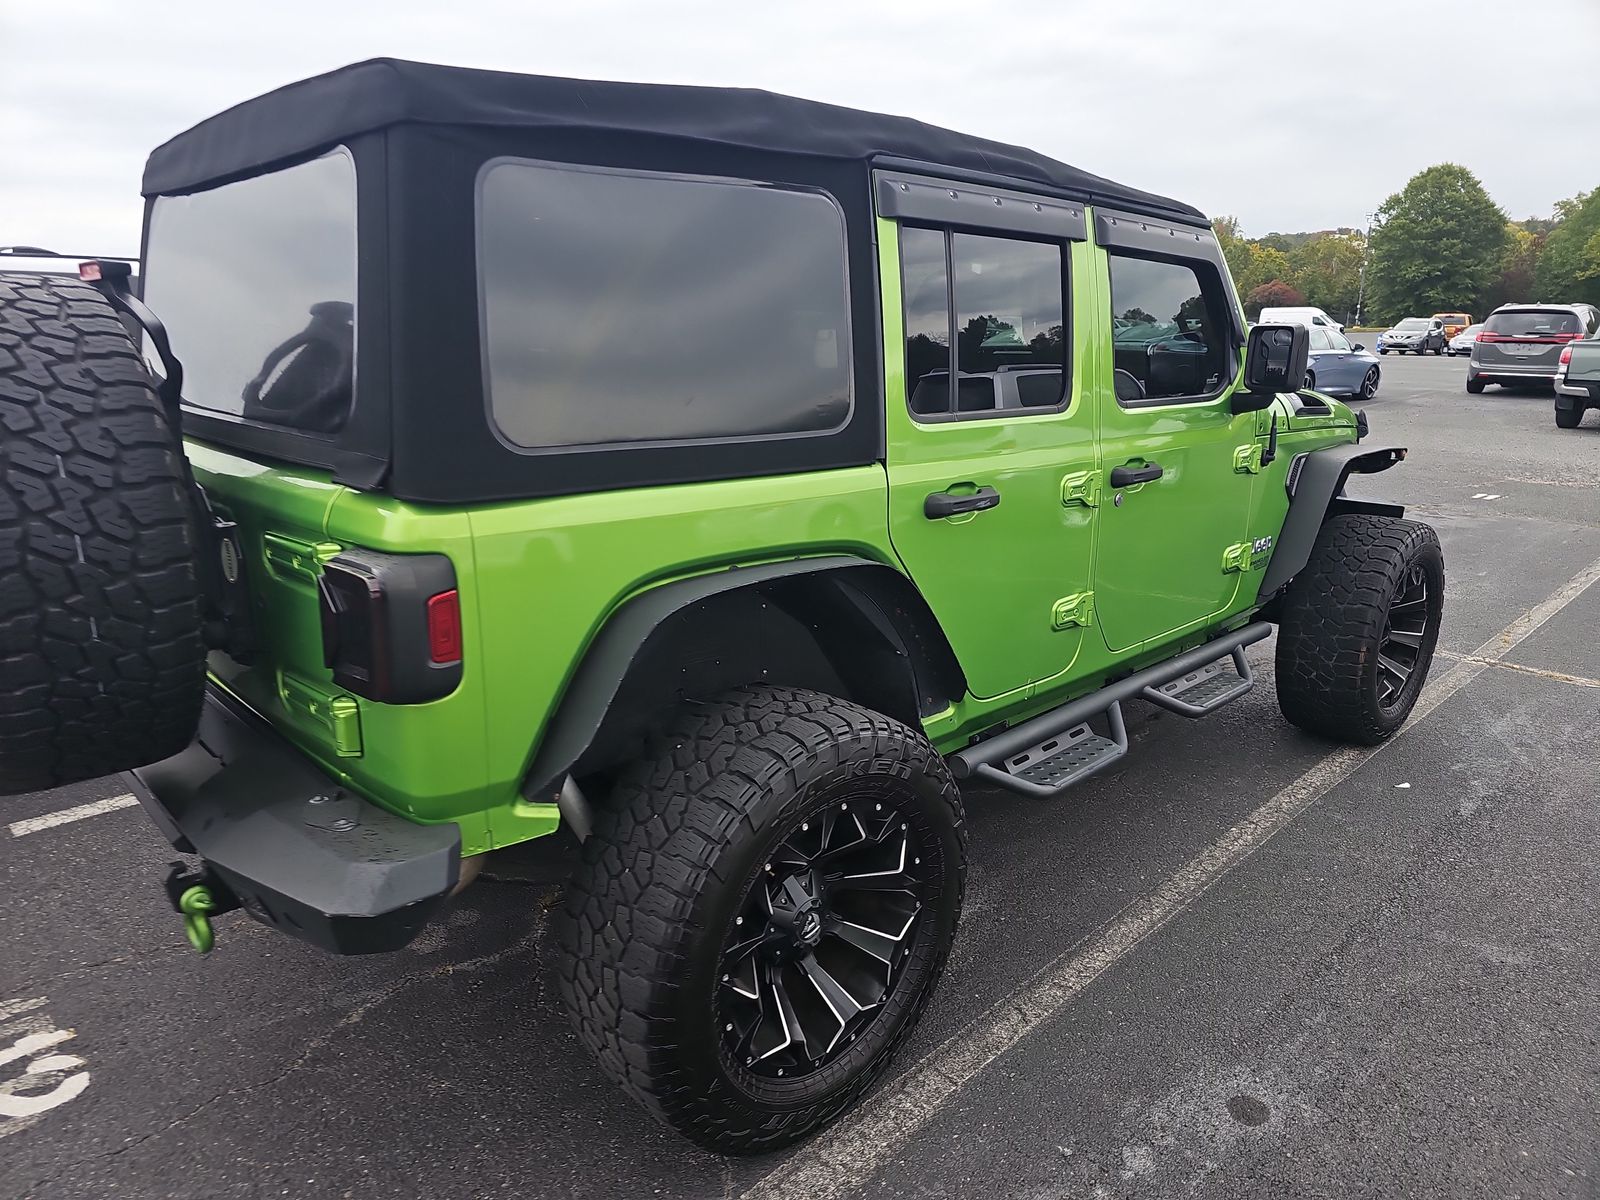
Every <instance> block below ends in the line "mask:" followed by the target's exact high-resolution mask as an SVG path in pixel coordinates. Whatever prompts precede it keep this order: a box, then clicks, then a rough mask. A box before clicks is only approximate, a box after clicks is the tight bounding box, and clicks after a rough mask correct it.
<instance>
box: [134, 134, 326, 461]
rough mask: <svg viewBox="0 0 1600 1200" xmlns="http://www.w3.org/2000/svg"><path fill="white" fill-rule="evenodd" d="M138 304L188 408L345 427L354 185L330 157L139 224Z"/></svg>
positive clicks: (162, 205) (206, 195)
mask: <svg viewBox="0 0 1600 1200" xmlns="http://www.w3.org/2000/svg"><path fill="white" fill-rule="evenodd" d="M144 289H145V291H144V296H145V301H146V302H147V303H148V304H149V305H150V307H151V308H152V309H153V310H154V311H155V312H156V314H157V315H158V316H160V317H161V319H162V321H163V322H164V323H165V324H166V326H167V331H168V333H169V334H170V336H171V338H172V348H173V350H174V351H175V352H176V353H177V355H178V358H179V359H180V360H182V362H183V368H184V384H183V397H184V399H185V400H186V401H187V402H188V403H190V404H193V405H196V406H198V407H201V408H209V409H214V410H217V411H219V412H225V413H235V414H238V415H242V416H245V417H249V418H251V419H253V420H260V421H266V422H269V423H271V424H275V425H285V426H289V427H291V428H295V429H302V430H307V431H310V432H315V433H332V432H335V431H337V430H338V429H339V428H340V427H342V426H343V425H344V422H345V418H346V417H347V416H348V415H349V410H350V403H351V387H352V383H353V381H354V372H355V326H354V319H355V299H356V172H355V164H354V162H353V161H352V160H351V158H350V156H349V154H347V153H345V152H344V151H342V150H336V151H334V152H333V153H331V154H327V155H324V156H323V157H321V158H318V159H314V160H313V161H311V162H307V163H301V164H300V165H299V166H294V167H287V168H285V169H284V170H282V171H275V172H273V173H272V174H270V175H262V176H259V177H257V178H255V179H245V180H240V181H239V182H238V183H229V184H224V185H223V186H222V187H219V188H213V189H212V190H210V191H207V192H197V193H195V194H194V195H191V196H162V197H159V198H158V199H157V200H156V201H155V204H154V207H153V208H152V210H151V213H150V238H149V245H148V254H147V259H146V265H145V284H144Z"/></svg>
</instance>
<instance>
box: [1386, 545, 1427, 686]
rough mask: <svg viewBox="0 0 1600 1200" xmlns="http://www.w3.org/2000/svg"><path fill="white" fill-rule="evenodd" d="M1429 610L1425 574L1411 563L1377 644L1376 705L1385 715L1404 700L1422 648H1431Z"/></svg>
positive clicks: (1420, 656) (1419, 565) (1415, 564)
mask: <svg viewBox="0 0 1600 1200" xmlns="http://www.w3.org/2000/svg"><path fill="white" fill-rule="evenodd" d="M1431 607H1432V606H1430V604H1429V596H1428V577H1427V574H1426V572H1424V571H1423V569H1422V565H1421V564H1420V563H1415V562H1413V563H1412V564H1410V565H1409V566H1408V567H1407V568H1406V573H1405V578H1404V580H1403V582H1402V583H1401V586H1400V589H1399V590H1398V591H1397V592H1396V593H1395V597H1394V600H1393V601H1392V602H1391V603H1390V605H1389V616H1388V619H1387V620H1386V621H1385V622H1384V627H1383V636H1382V638H1380V639H1379V641H1378V705H1379V707H1381V708H1382V709H1384V710H1385V711H1386V712H1388V711H1393V710H1394V709H1395V708H1396V707H1397V706H1398V705H1399V704H1400V702H1401V701H1402V700H1403V699H1406V698H1407V694H1408V692H1409V691H1410V690H1411V679H1412V676H1413V675H1414V674H1415V672H1416V669H1417V666H1418V664H1419V663H1420V661H1421V659H1422V655H1423V652H1424V648H1425V647H1431V644H1432V643H1431V639H1430V638H1429V636H1428V635H1429V632H1430V630H1429V628H1428V623H1429V619H1430V614H1431Z"/></svg>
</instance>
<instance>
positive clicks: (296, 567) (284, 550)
mask: <svg viewBox="0 0 1600 1200" xmlns="http://www.w3.org/2000/svg"><path fill="white" fill-rule="evenodd" d="M342 549H343V547H342V546H340V545H339V544H338V543H337V542H315V543H313V542H302V541H301V540H300V539H298V538H292V537H285V536H284V535H283V534H281V533H264V534H262V535H261V551H262V554H263V555H264V556H265V558H266V560H267V570H269V571H271V572H272V574H274V575H276V576H278V578H280V579H286V578H293V579H299V580H302V581H303V582H306V583H316V582H317V580H318V579H320V578H321V577H322V564H323V563H325V562H327V561H328V560H329V559H330V558H332V557H333V556H334V555H336V554H338V553H339V551H340V550H342Z"/></svg>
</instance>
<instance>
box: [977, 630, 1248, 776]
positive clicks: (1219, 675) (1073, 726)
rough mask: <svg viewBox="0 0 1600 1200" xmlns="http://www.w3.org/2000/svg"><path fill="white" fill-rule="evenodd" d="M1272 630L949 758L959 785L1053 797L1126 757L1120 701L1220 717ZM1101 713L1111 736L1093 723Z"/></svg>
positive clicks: (1153, 671)
mask: <svg viewBox="0 0 1600 1200" xmlns="http://www.w3.org/2000/svg"><path fill="white" fill-rule="evenodd" d="M1271 632H1272V626H1271V625H1269V624H1268V623H1267V622H1265V621H1257V622H1255V623H1254V624H1251V625H1246V626H1245V627H1244V628H1242V629H1236V630H1234V631H1233V632H1232V633H1226V634H1223V635H1222V636H1221V637H1219V638H1214V639H1212V640H1211V641H1209V642H1207V643H1206V644H1205V645H1203V646H1197V647H1195V648H1194V649H1193V650H1188V651H1185V652H1184V653H1182V654H1179V655H1177V656H1176V657H1174V658H1169V659H1168V660H1167V661H1166V662H1163V663H1157V664H1156V665H1155V666H1153V667H1146V668H1145V669H1144V670H1142V671H1135V672H1134V673H1133V674H1132V675H1129V676H1127V677H1126V678H1123V679H1119V680H1117V681H1115V682H1114V683H1108V684H1107V685H1106V686H1105V687H1103V688H1101V689H1100V690H1099V691H1098V692H1091V693H1090V694H1089V695H1087V696H1081V697H1079V698H1078V699H1076V700H1072V701H1070V702H1068V703H1066V704H1063V705H1062V706H1061V707H1059V708H1055V709H1051V710H1050V711H1049V712H1047V713H1041V714H1040V715H1039V716H1037V717H1034V718H1033V719H1032V720H1031V721H1024V722H1023V723H1022V724H1021V725H1014V726H1012V727H1011V728H1010V729H1006V730H1003V731H1002V732H1000V733H997V734H995V735H994V736H993V737H991V738H988V739H986V740H984V741H981V742H978V743H977V744H976V745H972V746H967V747H966V748H965V749H962V750H957V751H956V752H955V753H954V754H952V755H951V756H950V768H951V770H952V771H954V773H955V776H956V778H957V779H981V780H983V781H984V782H986V783H992V784H994V785H996V786H997V787H1003V788H1006V789H1007V790H1009V791H1013V792H1016V793H1018V794H1019V795H1023V796H1033V797H1037V798H1040V799H1054V798H1055V797H1056V796H1059V795H1061V793H1063V792H1065V791H1066V790H1067V789H1068V788H1070V787H1071V786H1072V785H1073V784H1075V783H1078V782H1080V781H1081V780H1083V779H1086V778H1088V777H1089V776H1090V775H1093V774H1094V773H1095V772H1096V771H1100V770H1103V769H1104V768H1105V767H1107V766H1109V765H1110V764H1111V763H1114V762H1116V761H1117V759H1119V758H1121V757H1122V756H1123V755H1124V754H1126V753H1127V752H1128V733H1127V730H1126V729H1125V728H1124V726H1123V723H1122V701H1124V700H1131V699H1133V698H1135V697H1138V698H1140V699H1144V700H1149V701H1150V702H1151V703H1153V704H1159V705H1161V707H1163V708H1166V709H1169V710H1171V711H1172V712H1176V713H1181V714H1182V715H1184V716H1186V717H1203V716H1205V715H1206V714H1207V713H1210V712H1215V711H1216V710H1217V709H1219V708H1221V707H1222V706H1223V705H1224V704H1227V703H1228V702H1229V701H1230V700H1236V699H1238V698H1239V697H1240V696H1242V695H1244V694H1245V692H1247V691H1249V690H1250V689H1251V687H1253V686H1254V684H1255V678H1254V676H1252V674H1251V673H1250V665H1249V663H1247V662H1246V661H1245V657H1244V648H1245V647H1246V646H1249V645H1252V644H1253V643H1255V642H1259V641H1260V640H1261V639H1262V638H1264V637H1266V636H1267V635H1268V634H1270V633H1271ZM1230 660H1231V661H1230ZM1230 667H1231V668H1232V669H1231V670H1230V669H1229V668H1230ZM1102 715H1103V716H1104V717H1105V720H1106V725H1107V727H1108V732H1109V736H1103V735H1101V734H1099V733H1097V732H1095V730H1094V729H1093V728H1092V727H1091V726H1090V724H1089V721H1090V720H1091V719H1092V718H1094V717H1098V716H1102Z"/></svg>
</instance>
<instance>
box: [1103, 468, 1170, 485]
mask: <svg viewBox="0 0 1600 1200" xmlns="http://www.w3.org/2000/svg"><path fill="white" fill-rule="evenodd" d="M1160 478H1161V464H1160V463H1145V465H1144V466H1142V467H1112V468H1111V486H1112V487H1129V486H1131V485H1133V484H1135V483H1149V482H1150V481H1151V480H1152V479H1160Z"/></svg>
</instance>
